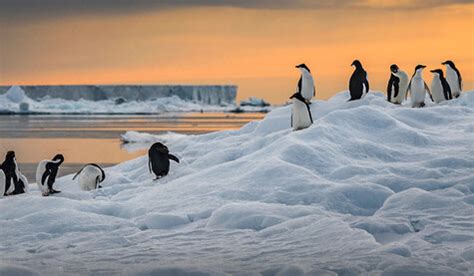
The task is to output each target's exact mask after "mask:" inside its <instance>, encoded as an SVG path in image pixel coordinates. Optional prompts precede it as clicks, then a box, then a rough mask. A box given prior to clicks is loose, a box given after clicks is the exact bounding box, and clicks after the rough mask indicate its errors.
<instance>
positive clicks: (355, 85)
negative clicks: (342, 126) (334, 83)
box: [349, 60, 369, 101]
mask: <svg viewBox="0 0 474 276" xmlns="http://www.w3.org/2000/svg"><path fill="white" fill-rule="evenodd" d="M351 66H354V67H355V70H354V73H352V76H351V78H350V80H349V92H350V94H351V98H350V99H349V101H353V100H359V99H361V98H363V97H364V96H365V95H366V94H367V93H368V92H369V81H368V79H367V72H365V70H364V68H363V67H362V64H361V63H360V61H358V60H354V62H352V64H351Z"/></svg>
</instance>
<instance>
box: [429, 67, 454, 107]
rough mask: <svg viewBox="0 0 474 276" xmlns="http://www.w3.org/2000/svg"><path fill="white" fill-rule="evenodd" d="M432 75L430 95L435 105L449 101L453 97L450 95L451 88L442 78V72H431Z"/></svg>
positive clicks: (437, 70)
mask: <svg viewBox="0 0 474 276" xmlns="http://www.w3.org/2000/svg"><path fill="white" fill-rule="evenodd" d="M430 72H431V73H433V80H432V81H431V93H432V95H433V100H434V101H435V102H436V103H440V102H444V101H447V100H451V99H452V98H453V95H452V94H451V88H450V87H449V84H448V82H447V81H446V79H445V78H444V74H443V71H442V70H441V69H436V70H431V71H430Z"/></svg>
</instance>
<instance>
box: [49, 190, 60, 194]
mask: <svg viewBox="0 0 474 276" xmlns="http://www.w3.org/2000/svg"><path fill="white" fill-rule="evenodd" d="M60 192H61V191H58V190H55V189H51V190H49V193H50V194H57V193H60Z"/></svg>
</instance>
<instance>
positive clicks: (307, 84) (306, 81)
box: [296, 63, 316, 104]
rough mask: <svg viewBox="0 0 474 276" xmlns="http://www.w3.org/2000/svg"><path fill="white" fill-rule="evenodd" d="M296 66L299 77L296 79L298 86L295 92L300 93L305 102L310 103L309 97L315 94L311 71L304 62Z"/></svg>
mask: <svg viewBox="0 0 474 276" xmlns="http://www.w3.org/2000/svg"><path fill="white" fill-rule="evenodd" d="M296 68H298V69H299V70H300V72H301V77H300V80H299V81H298V88H297V91H296V92H299V93H301V95H302V96H303V98H305V100H306V102H307V103H309V104H310V103H311V99H312V98H313V97H314V96H315V94H316V89H315V88H314V80H313V76H312V75H311V71H310V70H309V68H308V67H307V66H306V64H304V63H302V64H300V65H296Z"/></svg>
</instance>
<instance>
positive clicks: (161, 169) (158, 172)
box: [148, 142, 179, 180]
mask: <svg viewBox="0 0 474 276" xmlns="http://www.w3.org/2000/svg"><path fill="white" fill-rule="evenodd" d="M170 159H171V160H173V161H175V162H177V163H179V159H178V158H177V157H176V156H174V155H172V154H170V153H169V150H168V147H167V146H165V145H163V144H162V143H160V142H156V143H154V144H153V145H151V147H150V149H149V150H148V169H149V170H150V173H152V172H153V173H154V174H155V176H156V178H155V180H157V179H160V178H162V177H164V176H166V175H168V172H169V170H170Z"/></svg>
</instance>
